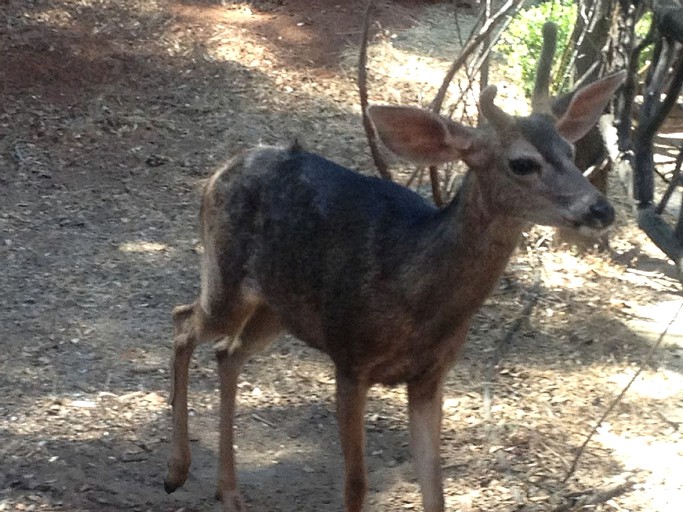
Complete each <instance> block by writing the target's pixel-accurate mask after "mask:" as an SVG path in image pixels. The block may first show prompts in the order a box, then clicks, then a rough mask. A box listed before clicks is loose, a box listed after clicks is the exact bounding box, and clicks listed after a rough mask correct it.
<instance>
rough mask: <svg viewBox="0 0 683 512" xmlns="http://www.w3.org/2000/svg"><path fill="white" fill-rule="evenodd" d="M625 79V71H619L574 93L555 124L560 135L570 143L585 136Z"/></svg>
mask: <svg viewBox="0 0 683 512" xmlns="http://www.w3.org/2000/svg"><path fill="white" fill-rule="evenodd" d="M625 79H626V71H620V72H618V73H615V74H613V75H609V76H606V77H605V78H602V79H600V80H598V81H597V82H593V83H592V84H589V85H587V86H585V87H582V88H581V89H579V90H578V91H576V93H574V96H573V98H572V100H571V103H569V106H568V107H567V110H566V112H565V113H564V114H563V115H562V117H561V118H560V119H558V120H557V122H556V123H555V126H556V128H557V131H558V132H560V135H562V136H563V137H564V138H565V139H567V140H568V141H569V142H572V143H573V142H576V141H577V140H579V139H580V138H581V137H583V136H584V135H586V134H587V133H588V131H589V130H590V129H591V128H592V127H593V126H594V125H595V123H597V122H598V119H599V118H600V116H601V115H602V113H603V111H604V110H605V107H606V106H607V103H608V102H609V100H610V98H611V97H612V95H613V94H614V92H615V91H616V90H617V89H618V88H619V86H621V84H622V83H624V80H625Z"/></svg>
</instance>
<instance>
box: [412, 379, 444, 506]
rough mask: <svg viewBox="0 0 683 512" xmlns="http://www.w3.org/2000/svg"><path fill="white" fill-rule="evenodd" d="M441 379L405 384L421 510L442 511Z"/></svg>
mask: <svg viewBox="0 0 683 512" xmlns="http://www.w3.org/2000/svg"><path fill="white" fill-rule="evenodd" d="M441 402H442V382H441V378H439V379H437V380H436V381H434V380H431V379H430V381H428V382H411V383H410V384H408V413H409V415H410V451H411V453H412V456H413V464H414V466H415V472H416V473H417V479H418V481H419V483H420V490H421V491H422V506H423V507H424V511H425V512H443V510H444V499H443V484H442V481H441V458H440V456H439V444H440V438H441Z"/></svg>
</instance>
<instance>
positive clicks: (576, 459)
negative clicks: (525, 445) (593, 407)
mask: <svg viewBox="0 0 683 512" xmlns="http://www.w3.org/2000/svg"><path fill="white" fill-rule="evenodd" d="M681 310H683V302H681V305H680V306H679V308H678V311H676V314H675V315H674V316H673V318H672V319H671V321H670V322H669V324H668V325H667V326H666V329H664V331H663V332H662V334H660V335H659V338H658V339H657V342H656V343H655V344H654V345H653V346H652V348H651V349H650V351H649V352H648V354H647V356H646V357H645V361H643V363H642V364H641V365H640V368H638V371H636V373H635V374H634V375H633V377H631V379H630V380H629V381H628V383H627V384H626V386H625V387H624V389H622V390H621V393H619V395H618V396H617V397H616V398H615V399H614V401H613V402H612V403H611V404H610V406H609V407H608V408H607V410H606V411H605V412H604V413H603V415H602V416H601V417H600V419H599V420H598V422H597V423H596V424H595V426H594V427H593V430H591V432H590V434H588V437H586V440H585V441H584V442H583V444H582V445H581V447H580V448H579V451H578V452H577V453H576V456H575V457H574V460H573V461H572V465H571V467H570V468H569V471H568V472H567V476H565V477H564V479H563V480H562V482H566V481H567V480H569V478H571V476H572V475H573V474H574V472H575V471H576V466H577V465H578V463H579V459H580V458H581V456H582V455H583V452H584V451H585V449H586V446H587V445H588V443H589V442H590V440H591V439H592V438H593V436H594V435H595V433H596V432H597V431H598V429H599V428H600V426H601V425H602V422H603V421H605V419H606V418H607V416H609V415H610V414H611V413H612V411H613V410H614V408H615V407H616V406H617V404H618V403H619V402H620V401H621V399H622V398H623V397H624V395H625V394H626V392H627V391H628V390H629V388H630V387H631V385H632V384H633V383H634V382H635V380H636V379H637V378H638V376H639V375H640V374H641V372H642V371H643V369H644V368H645V366H646V365H649V364H650V361H651V359H652V356H653V355H654V353H655V351H656V350H657V349H658V348H659V346H660V345H661V344H662V340H663V339H664V337H665V336H666V335H667V333H668V332H669V329H670V328H671V326H672V325H673V324H674V322H675V321H676V319H677V318H678V315H679V314H680V313H681Z"/></svg>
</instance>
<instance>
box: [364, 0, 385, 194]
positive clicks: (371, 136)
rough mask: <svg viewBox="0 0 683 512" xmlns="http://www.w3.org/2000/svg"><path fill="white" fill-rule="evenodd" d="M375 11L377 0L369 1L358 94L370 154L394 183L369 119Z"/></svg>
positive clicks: (366, 12)
mask: <svg viewBox="0 0 683 512" xmlns="http://www.w3.org/2000/svg"><path fill="white" fill-rule="evenodd" d="M374 11H375V0H369V1H368V6H367V9H366V10H365V19H364V20H363V34H362V36H361V43H360V54H359V56H358V92H359V94H360V109H361V113H362V116H363V128H365V135H366V137H367V138H368V145H369V146H370V153H371V154H372V159H373V161H374V162H375V167H376V168H377V172H378V173H379V174H380V176H382V178H384V179H387V180H390V181H393V177H392V175H391V172H390V171H389V168H388V166H387V164H386V162H385V161H384V159H383V158H382V154H381V153H380V151H379V147H378V144H377V134H376V133H375V129H374V128H373V126H372V122H371V121H370V118H369V117H368V112H367V110H368V85H367V81H368V80H367V63H368V37H369V36H368V34H369V33H370V18H371V16H372V14H373V13H374Z"/></svg>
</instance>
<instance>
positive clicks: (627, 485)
mask: <svg viewBox="0 0 683 512" xmlns="http://www.w3.org/2000/svg"><path fill="white" fill-rule="evenodd" d="M633 485H634V482H632V481H630V480H629V481H626V482H623V483H620V484H616V485H612V486H610V487H606V488H605V489H590V490H588V491H581V492H574V493H571V494H569V495H567V496H566V499H568V500H569V503H565V504H563V505H560V506H559V507H557V508H554V509H553V511H552V512H570V511H572V510H579V509H582V508H584V507H592V506H593V505H597V504H599V503H605V502H607V501H609V500H611V499H612V498H616V497H617V496H621V495H622V494H624V493H625V492H628V491H630V490H631V489H632V488H633Z"/></svg>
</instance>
